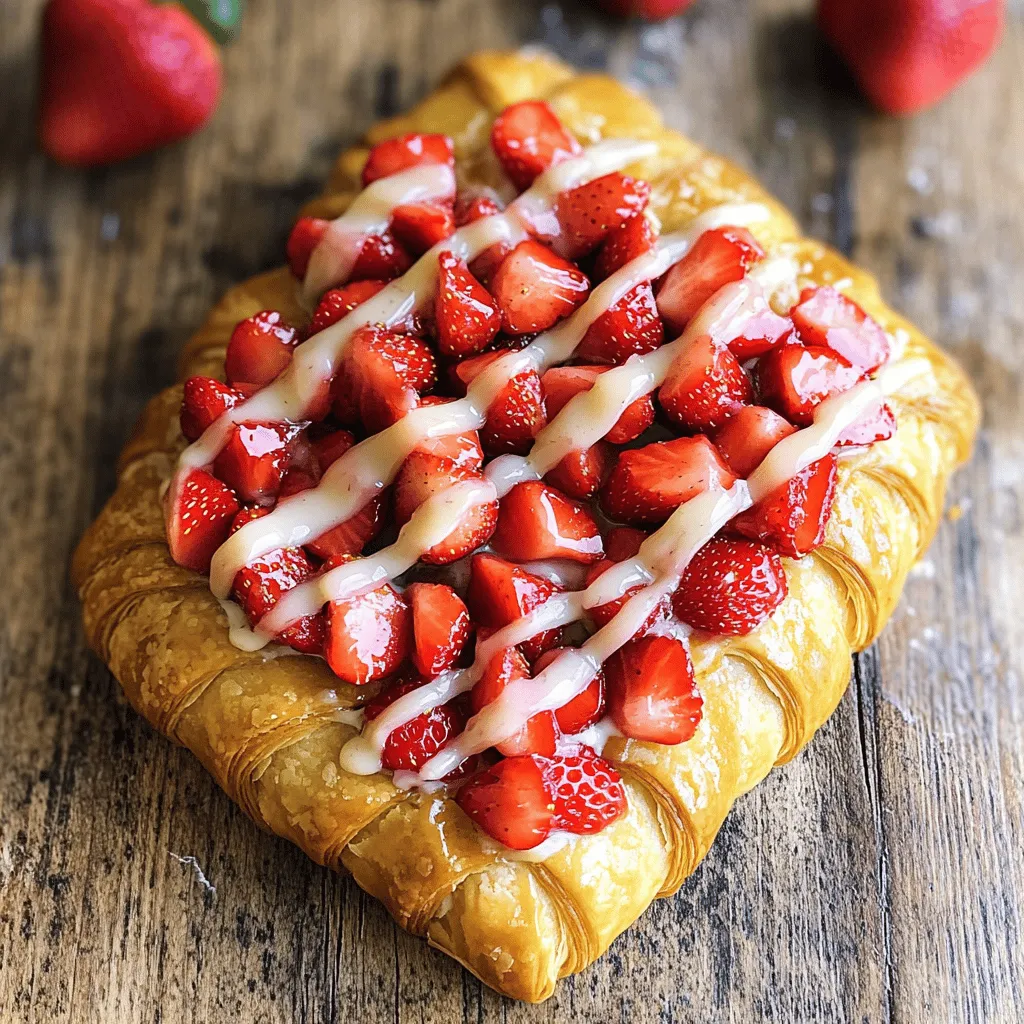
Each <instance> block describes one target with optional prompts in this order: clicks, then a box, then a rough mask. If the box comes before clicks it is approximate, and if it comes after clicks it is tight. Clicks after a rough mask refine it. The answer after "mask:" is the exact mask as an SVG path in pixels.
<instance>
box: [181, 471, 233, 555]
mask: <svg viewBox="0 0 1024 1024" xmlns="http://www.w3.org/2000/svg"><path fill="white" fill-rule="evenodd" d="M168 497H169V500H170V501H172V502H173V505H172V507H171V508H170V509H169V512H168V515H167V544H168V546H169V547H170V549H171V558H173V559H174V561H175V562H177V563H178V565H180V566H183V567H184V568H186V569H193V570H195V571H196V572H208V571H209V569H210V559H211V558H212V557H213V553H214V551H216V550H217V548H219V547H220V546H221V544H223V543H224V541H225V540H227V537H228V532H229V530H230V529H231V520H232V519H234V517H235V513H236V512H237V511H238V499H237V498H236V497H235V494H234V492H233V491H232V490H231V488H229V487H228V486H227V485H226V484H223V483H221V481H220V480H218V479H217V478H216V477H214V476H211V475H210V474H209V473H206V472H204V471H203V470H201V469H193V470H192V471H191V472H189V474H188V476H186V477H185V479H184V480H183V481H182V482H181V485H180V486H179V487H178V488H172V489H171V490H170V491H168Z"/></svg>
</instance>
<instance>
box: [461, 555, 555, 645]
mask: <svg viewBox="0 0 1024 1024" xmlns="http://www.w3.org/2000/svg"><path fill="white" fill-rule="evenodd" d="M561 589H562V588H561V587H559V586H557V585H556V584H554V583H552V582H551V581H550V580H546V579H544V577H543V576H535V575H534V574H533V573H531V572H527V571H526V570H525V569H523V568H522V567H521V566H518V565H514V564H513V563H512V562H506V561H505V559H504V558H496V557H495V556H494V555H474V556H473V560H472V563H471V566H470V577H469V590H468V591H467V592H466V604H467V605H468V606H469V610H470V612H471V614H472V616H473V621H474V622H475V623H477V625H479V626H482V627H485V628H487V629H500V628H501V627H502V626H507V625H508V624H509V623H510V622H515V620H516V619H521V618H522V617H523V616H524V615H526V614H528V613H529V612H531V611H533V609H534V608H536V607H537V606H538V605H541V604H543V603H544V602H545V601H546V600H547V599H548V598H549V597H550V596H551V595H552V594H554V593H556V592H557V591H559V590H561ZM559 634H560V630H558V629H549V630H546V631H545V632H543V633H538V634H537V636H535V637H531V639H530V640H528V641H527V642H526V643H523V644H520V648H521V650H522V652H523V654H525V655H526V657H527V658H529V659H531V660H534V659H536V658H538V657H540V655H541V654H542V653H543V652H544V651H546V650H547V649H548V648H549V647H552V646H554V645H555V644H556V643H558V638H559Z"/></svg>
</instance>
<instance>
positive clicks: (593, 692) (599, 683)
mask: <svg viewBox="0 0 1024 1024" xmlns="http://www.w3.org/2000/svg"><path fill="white" fill-rule="evenodd" d="M564 650H566V648H564V647H555V648H552V649H551V650H550V651H545V652H544V653H543V654H542V655H541V656H540V657H539V658H538V659H537V660H536V662H535V663H534V666H533V674H534V675H535V676H538V675H540V674H541V672H543V671H544V669H546V668H547V667H548V665H550V664H551V662H553V661H554V660H555V659H556V658H557V657H558V656H559V655H560V654H561V653H562V652H563V651H564ZM603 714H604V672H603V671H599V672H598V673H597V675H596V676H594V678H593V679H592V680H591V682H590V684H589V685H588V686H587V688H586V689H585V690H584V691H583V692H582V693H578V694H577V695H576V696H575V697H573V699H572V700H571V701H569V703H568V704H563V705H562V706H561V707H560V708H556V709H555V722H556V723H557V724H558V728H559V730H560V731H561V732H562V734H563V735H565V736H575V735H576V733H578V732H583V730H584V729H586V728H587V726H589V725H593V724H594V723H595V722H597V721H599V720H600V719H601V716H602V715H603Z"/></svg>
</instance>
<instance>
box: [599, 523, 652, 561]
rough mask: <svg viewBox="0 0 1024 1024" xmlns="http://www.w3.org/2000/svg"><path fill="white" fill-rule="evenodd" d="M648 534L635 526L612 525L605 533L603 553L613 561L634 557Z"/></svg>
mask: <svg viewBox="0 0 1024 1024" xmlns="http://www.w3.org/2000/svg"><path fill="white" fill-rule="evenodd" d="M648 536H649V534H647V533H645V532H644V531H643V530H638V529H637V528H636V527H635V526H613V527H612V528H611V529H610V530H609V531H608V532H607V533H606V534H605V538H604V551H605V555H606V557H608V558H610V559H611V560H612V561H613V562H624V561H625V560H626V559H627V558H635V557H636V555H637V554H638V553H639V551H640V548H641V546H642V545H643V542H644V541H645V540H647V538H648Z"/></svg>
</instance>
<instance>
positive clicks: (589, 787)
mask: <svg viewBox="0 0 1024 1024" xmlns="http://www.w3.org/2000/svg"><path fill="white" fill-rule="evenodd" d="M544 777H545V780H546V781H547V784H548V786H549V787H550V789H551V791H552V794H553V803H554V805H555V821H554V825H555V828H560V829H564V830H565V831H566V832H572V833H573V834H574V835H592V834H593V833H595V832H600V831H601V830H602V829H603V828H605V827H607V826H608V825H610V824H611V823H612V822H613V821H615V820H616V818H621V817H622V815H623V814H625V813H626V787H625V786H623V784H622V776H621V775H619V773H618V772H617V771H616V770H615V768H614V767H613V766H612V765H611V763H610V762H608V761H606V760H605V759H604V758H603V757H598V756H597V754H596V753H594V751H593V750H592V749H591V748H590V747H585V746H581V747H580V748H579V749H578V750H577V751H576V752H575V753H573V754H565V755H556V756H555V757H553V758H551V760H550V763H549V764H548V765H546V767H545V772H544Z"/></svg>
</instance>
